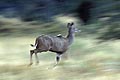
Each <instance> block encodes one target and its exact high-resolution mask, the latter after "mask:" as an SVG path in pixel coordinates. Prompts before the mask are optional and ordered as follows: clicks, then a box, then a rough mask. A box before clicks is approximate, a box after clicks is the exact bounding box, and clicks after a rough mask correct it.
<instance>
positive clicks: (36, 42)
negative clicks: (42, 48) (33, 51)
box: [30, 39, 38, 47]
mask: <svg viewBox="0 0 120 80" xmlns="http://www.w3.org/2000/svg"><path fill="white" fill-rule="evenodd" d="M37 44H38V40H37V39H36V41H35V45H33V44H30V46H32V47H36V46H37Z"/></svg>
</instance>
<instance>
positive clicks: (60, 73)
mask: <svg viewBox="0 0 120 80" xmlns="http://www.w3.org/2000/svg"><path fill="white" fill-rule="evenodd" d="M68 22H74V23H75V25H76V27H77V28H79V29H80V30H81V31H82V32H80V33H77V34H76V37H75V41H74V43H73V44H72V45H71V47H70V49H69V50H68V51H67V52H66V55H64V56H63V57H62V61H61V62H60V64H59V65H58V66H57V67H56V68H55V69H47V68H48V67H51V66H52V65H53V64H54V62H55V54H53V53H52V52H45V53H44V52H43V54H39V60H40V64H39V65H37V66H36V65H33V66H32V67H27V65H28V64H29V50H31V49H33V48H31V47H30V44H31V43H32V44H33V43H34V41H35V38H36V37H38V36H39V35H41V34H47V35H53V36H56V35H57V34H62V35H63V36H66V34H67V23H68ZM119 76H120V0H0V80H8V79H9V80H33V79H35V80H119V79H120V77H119Z"/></svg>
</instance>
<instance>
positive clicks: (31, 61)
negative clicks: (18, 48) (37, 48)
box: [29, 50, 34, 66]
mask: <svg viewBox="0 0 120 80" xmlns="http://www.w3.org/2000/svg"><path fill="white" fill-rule="evenodd" d="M33 53H34V50H30V64H29V66H31V65H32V64H33V60H32V55H33Z"/></svg>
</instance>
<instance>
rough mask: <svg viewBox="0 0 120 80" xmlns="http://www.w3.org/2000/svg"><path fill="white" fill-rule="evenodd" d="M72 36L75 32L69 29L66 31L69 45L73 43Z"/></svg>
mask: <svg viewBox="0 0 120 80" xmlns="http://www.w3.org/2000/svg"><path fill="white" fill-rule="evenodd" d="M74 36H75V34H74V33H73V32H71V31H70V30H69V31H68V35H67V39H68V43H69V45H71V44H72V43H73V41H74Z"/></svg>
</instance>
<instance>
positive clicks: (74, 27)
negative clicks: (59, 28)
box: [67, 22, 81, 33]
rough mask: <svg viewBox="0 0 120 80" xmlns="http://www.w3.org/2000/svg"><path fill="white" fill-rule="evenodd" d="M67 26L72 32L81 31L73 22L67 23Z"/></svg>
mask: <svg viewBox="0 0 120 80" xmlns="http://www.w3.org/2000/svg"><path fill="white" fill-rule="evenodd" d="M67 28H68V29H69V32H70V33H75V32H81V30H79V29H78V28H76V26H75V25H74V23H73V22H71V23H68V24H67Z"/></svg>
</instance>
